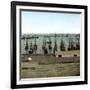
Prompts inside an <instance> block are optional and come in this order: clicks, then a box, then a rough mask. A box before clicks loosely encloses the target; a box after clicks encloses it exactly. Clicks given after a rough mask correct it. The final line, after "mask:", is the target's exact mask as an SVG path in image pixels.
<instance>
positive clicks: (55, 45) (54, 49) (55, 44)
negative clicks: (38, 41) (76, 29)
mask: <svg viewBox="0 0 90 90" xmlns="http://www.w3.org/2000/svg"><path fill="white" fill-rule="evenodd" d="M55 51H57V43H56V34H55V42H54V48H53V54H54V55H55Z"/></svg>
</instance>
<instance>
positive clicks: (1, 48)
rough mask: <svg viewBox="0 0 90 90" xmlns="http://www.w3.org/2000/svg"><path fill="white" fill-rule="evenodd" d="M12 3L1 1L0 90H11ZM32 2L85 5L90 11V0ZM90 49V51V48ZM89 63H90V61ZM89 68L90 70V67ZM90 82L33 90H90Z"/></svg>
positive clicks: (89, 43) (35, 89)
mask: <svg viewBox="0 0 90 90" xmlns="http://www.w3.org/2000/svg"><path fill="white" fill-rule="evenodd" d="M10 1H11V0H1V1H0V42H1V43H0V90H10ZM22 1H23V0H22ZM24 1H25V0H24ZM28 1H29V0H28ZM30 1H31V0H30ZM32 1H42V2H50V3H51V2H52V3H54V2H55V3H64V4H81V5H82V4H83V5H88V9H90V0H32ZM88 13H89V14H88V16H90V10H88ZM89 20H90V18H89V17H88V22H89V23H90V21H89ZM89 28H90V27H89ZM89 33H90V31H88V34H89ZM88 38H90V35H89V36H88ZM88 46H90V42H88ZM88 49H90V47H89V48H88ZM89 53H90V51H89ZM89 59H90V57H89ZM88 63H90V61H88ZM88 68H90V65H89V67H88ZM89 76H90V71H89ZM88 81H89V84H88V85H82V86H81V85H77V86H65V87H64V86H62V87H47V88H33V89H31V90H48V89H52V90H55V89H56V90H60V89H61V90H72V89H73V90H85V89H86V90H89V88H90V78H89V80H88ZM21 90H24V89H21ZM28 90H29V89H28Z"/></svg>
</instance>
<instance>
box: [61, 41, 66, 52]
mask: <svg viewBox="0 0 90 90" xmlns="http://www.w3.org/2000/svg"><path fill="white" fill-rule="evenodd" d="M60 50H61V51H65V43H64V41H63V40H61V44H60Z"/></svg>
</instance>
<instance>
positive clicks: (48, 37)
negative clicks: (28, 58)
mask: <svg viewBox="0 0 90 90" xmlns="http://www.w3.org/2000/svg"><path fill="white" fill-rule="evenodd" d="M61 42H63V44H64V47H65V50H66V51H67V50H68V47H69V42H72V43H73V46H74V47H76V45H77V44H78V43H80V34H23V35H21V44H20V45H21V46H20V47H21V54H28V53H30V52H29V51H30V49H31V48H32V50H33V53H32V54H44V51H43V46H44V47H45V48H46V49H47V52H48V54H52V53H53V50H54V48H55V44H56V47H57V51H61V48H60V46H61ZM35 45H36V47H34V46H35ZM50 47H51V49H50Z"/></svg>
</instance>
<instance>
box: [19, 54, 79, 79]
mask: <svg viewBox="0 0 90 90" xmlns="http://www.w3.org/2000/svg"><path fill="white" fill-rule="evenodd" d="M28 57H31V58H32V60H31V61H28ZM79 75H80V57H65V58H56V57H55V56H38V55H36V56H32V55H24V56H22V57H21V79H22V78H42V77H63V76H79Z"/></svg>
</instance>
